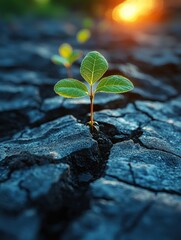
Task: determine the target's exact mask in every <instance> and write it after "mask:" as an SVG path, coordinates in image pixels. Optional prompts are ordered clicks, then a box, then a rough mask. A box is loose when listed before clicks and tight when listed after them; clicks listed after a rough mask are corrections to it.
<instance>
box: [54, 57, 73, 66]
mask: <svg viewBox="0 0 181 240" xmlns="http://www.w3.org/2000/svg"><path fill="white" fill-rule="evenodd" d="M51 60H52V62H53V63H55V64H58V65H64V66H65V67H67V66H69V65H70V64H69V61H68V60H67V59H66V58H63V57H60V56H58V55H54V56H53V57H52V58H51Z"/></svg>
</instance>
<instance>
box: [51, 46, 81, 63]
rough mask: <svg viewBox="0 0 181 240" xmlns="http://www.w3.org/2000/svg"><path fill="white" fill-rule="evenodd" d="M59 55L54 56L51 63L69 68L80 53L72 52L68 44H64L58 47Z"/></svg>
mask: <svg viewBox="0 0 181 240" xmlns="http://www.w3.org/2000/svg"><path fill="white" fill-rule="evenodd" d="M59 54H60V55H54V56H53V57H52V61H53V63H55V64H58V65H64V66H65V67H70V66H71V65H72V64H73V62H75V61H76V60H77V59H79V58H80V57H81V55H82V53H81V51H76V50H73V49H72V47H71V45H70V44H68V43H64V44H62V45H61V46H60V47H59Z"/></svg>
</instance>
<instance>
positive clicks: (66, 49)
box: [59, 43, 73, 58]
mask: <svg viewBox="0 0 181 240" xmlns="http://www.w3.org/2000/svg"><path fill="white" fill-rule="evenodd" d="M72 52H73V49H72V46H71V45H70V44H68V43H63V44H62V45H61V46H60V47H59V54H60V56H62V57H64V58H68V57H70V55H71V54H72Z"/></svg>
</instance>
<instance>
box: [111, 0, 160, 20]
mask: <svg viewBox="0 0 181 240" xmlns="http://www.w3.org/2000/svg"><path fill="white" fill-rule="evenodd" d="M155 6H156V1H155V0H147V1H145V0H127V1H126V2H124V3H121V4H119V5H118V6H117V7H115V8H114V10H113V13H112V17H113V19H114V20H115V21H117V22H120V21H127V22H134V21H136V20H137V19H138V18H140V17H142V16H144V15H149V13H150V12H151V11H152V10H153V9H154V8H155Z"/></svg>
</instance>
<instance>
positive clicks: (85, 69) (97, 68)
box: [54, 51, 133, 98]
mask: <svg viewBox="0 0 181 240" xmlns="http://www.w3.org/2000/svg"><path fill="white" fill-rule="evenodd" d="M107 69H108V63H107V61H106V59H105V58H104V57H103V56H102V55H101V54H100V53H99V52H96V51H92V52H89V53H88V54H87V55H86V56H85V58H84V59H83V61H82V63H81V68H80V73H81V75H82V77H83V78H84V79H85V80H86V81H87V82H88V84H89V85H91V86H92V85H93V84H94V83H96V82H97V81H98V80H100V78H101V77H102V76H103V75H104V73H105V72H106V71H107ZM132 89H133V84H132V82H131V81H129V80H128V79H127V78H125V77H123V76H119V75H112V76H108V77H105V78H103V79H101V80H100V81H99V83H98V85H97V87H96V89H95V92H94V94H95V93H96V92H106V93H124V92H128V91H130V90H132ZM54 90H55V92H56V93H57V94H59V95H61V96H63V97H66V98H78V97H84V96H87V95H89V91H88V88H87V86H86V85H85V84H84V83H82V82H80V81H79V80H76V79H62V80H60V81H59V82H58V83H57V84H56V85H55V87H54Z"/></svg>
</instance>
